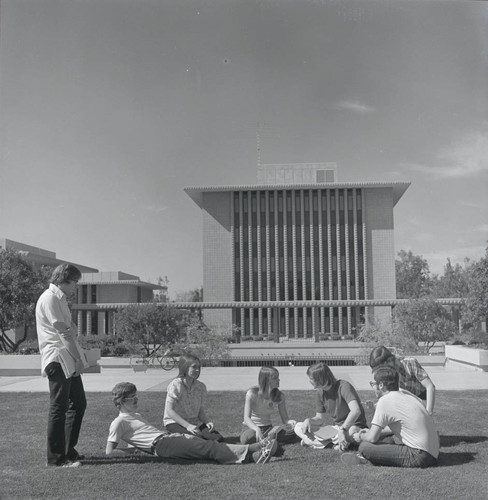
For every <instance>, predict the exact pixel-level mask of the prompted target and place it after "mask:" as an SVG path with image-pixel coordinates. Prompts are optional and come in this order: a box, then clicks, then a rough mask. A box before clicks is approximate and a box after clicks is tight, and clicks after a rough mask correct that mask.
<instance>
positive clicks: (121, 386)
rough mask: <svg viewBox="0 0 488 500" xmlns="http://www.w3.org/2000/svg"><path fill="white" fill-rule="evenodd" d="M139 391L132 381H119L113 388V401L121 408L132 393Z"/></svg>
mask: <svg viewBox="0 0 488 500" xmlns="http://www.w3.org/2000/svg"><path fill="white" fill-rule="evenodd" d="M136 392H137V387H136V386H135V385H134V384H132V383H131V382H119V383H118V384H117V385H116V386H115V387H114V388H113V389H112V401H113V402H114V405H115V406H116V407H117V408H120V406H121V404H122V403H123V402H124V399H127V398H129V397H130V396H131V395H132V394H135V393H136Z"/></svg>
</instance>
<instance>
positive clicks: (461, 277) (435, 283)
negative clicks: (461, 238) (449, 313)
mask: <svg viewBox="0 0 488 500" xmlns="http://www.w3.org/2000/svg"><path fill="white" fill-rule="evenodd" d="M468 268H469V259H465V261H464V267H463V266H461V265H460V264H455V265H454V266H453V265H452V263H451V260H450V259H447V264H446V265H445V266H444V274H443V275H442V276H440V277H439V276H435V277H434V278H433V279H432V293H433V295H435V296H436V297H439V298H448V297H455V298H463V297H466V296H467V293H468Z"/></svg>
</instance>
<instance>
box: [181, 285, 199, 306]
mask: <svg viewBox="0 0 488 500" xmlns="http://www.w3.org/2000/svg"><path fill="white" fill-rule="evenodd" d="M175 302H203V287H202V286H201V287H200V288H193V289H192V290H187V291H185V292H177V293H176V297H175Z"/></svg>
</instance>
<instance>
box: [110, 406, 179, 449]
mask: <svg viewBox="0 0 488 500" xmlns="http://www.w3.org/2000/svg"><path fill="white" fill-rule="evenodd" d="M161 435H163V436H169V433H168V432H165V431H161V430H159V429H157V428H156V427H154V426H153V425H151V424H150V423H149V422H148V421H147V420H146V419H145V418H144V417H143V416H142V415H141V414H140V413H125V412H120V413H119V416H118V417H117V418H116V419H115V420H114V421H113V422H112V423H111V424H110V431H109V434H108V438H107V441H110V442H112V443H117V444H118V443H120V442H121V441H123V442H124V443H127V444H128V445H130V446H133V447H135V448H140V449H142V450H144V451H151V446H152V443H153V442H154V440H155V439H156V438H157V437H158V436H161Z"/></svg>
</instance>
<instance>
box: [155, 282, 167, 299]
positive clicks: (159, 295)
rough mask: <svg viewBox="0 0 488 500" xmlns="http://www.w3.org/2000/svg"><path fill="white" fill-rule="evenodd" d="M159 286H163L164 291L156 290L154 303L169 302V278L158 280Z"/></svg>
mask: <svg viewBox="0 0 488 500" xmlns="http://www.w3.org/2000/svg"><path fill="white" fill-rule="evenodd" d="M158 285H159V286H162V287H163V288H162V290H155V292H154V302H165V303H166V302H169V294H168V286H169V279H168V277H167V276H160V277H159V278H158Z"/></svg>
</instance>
